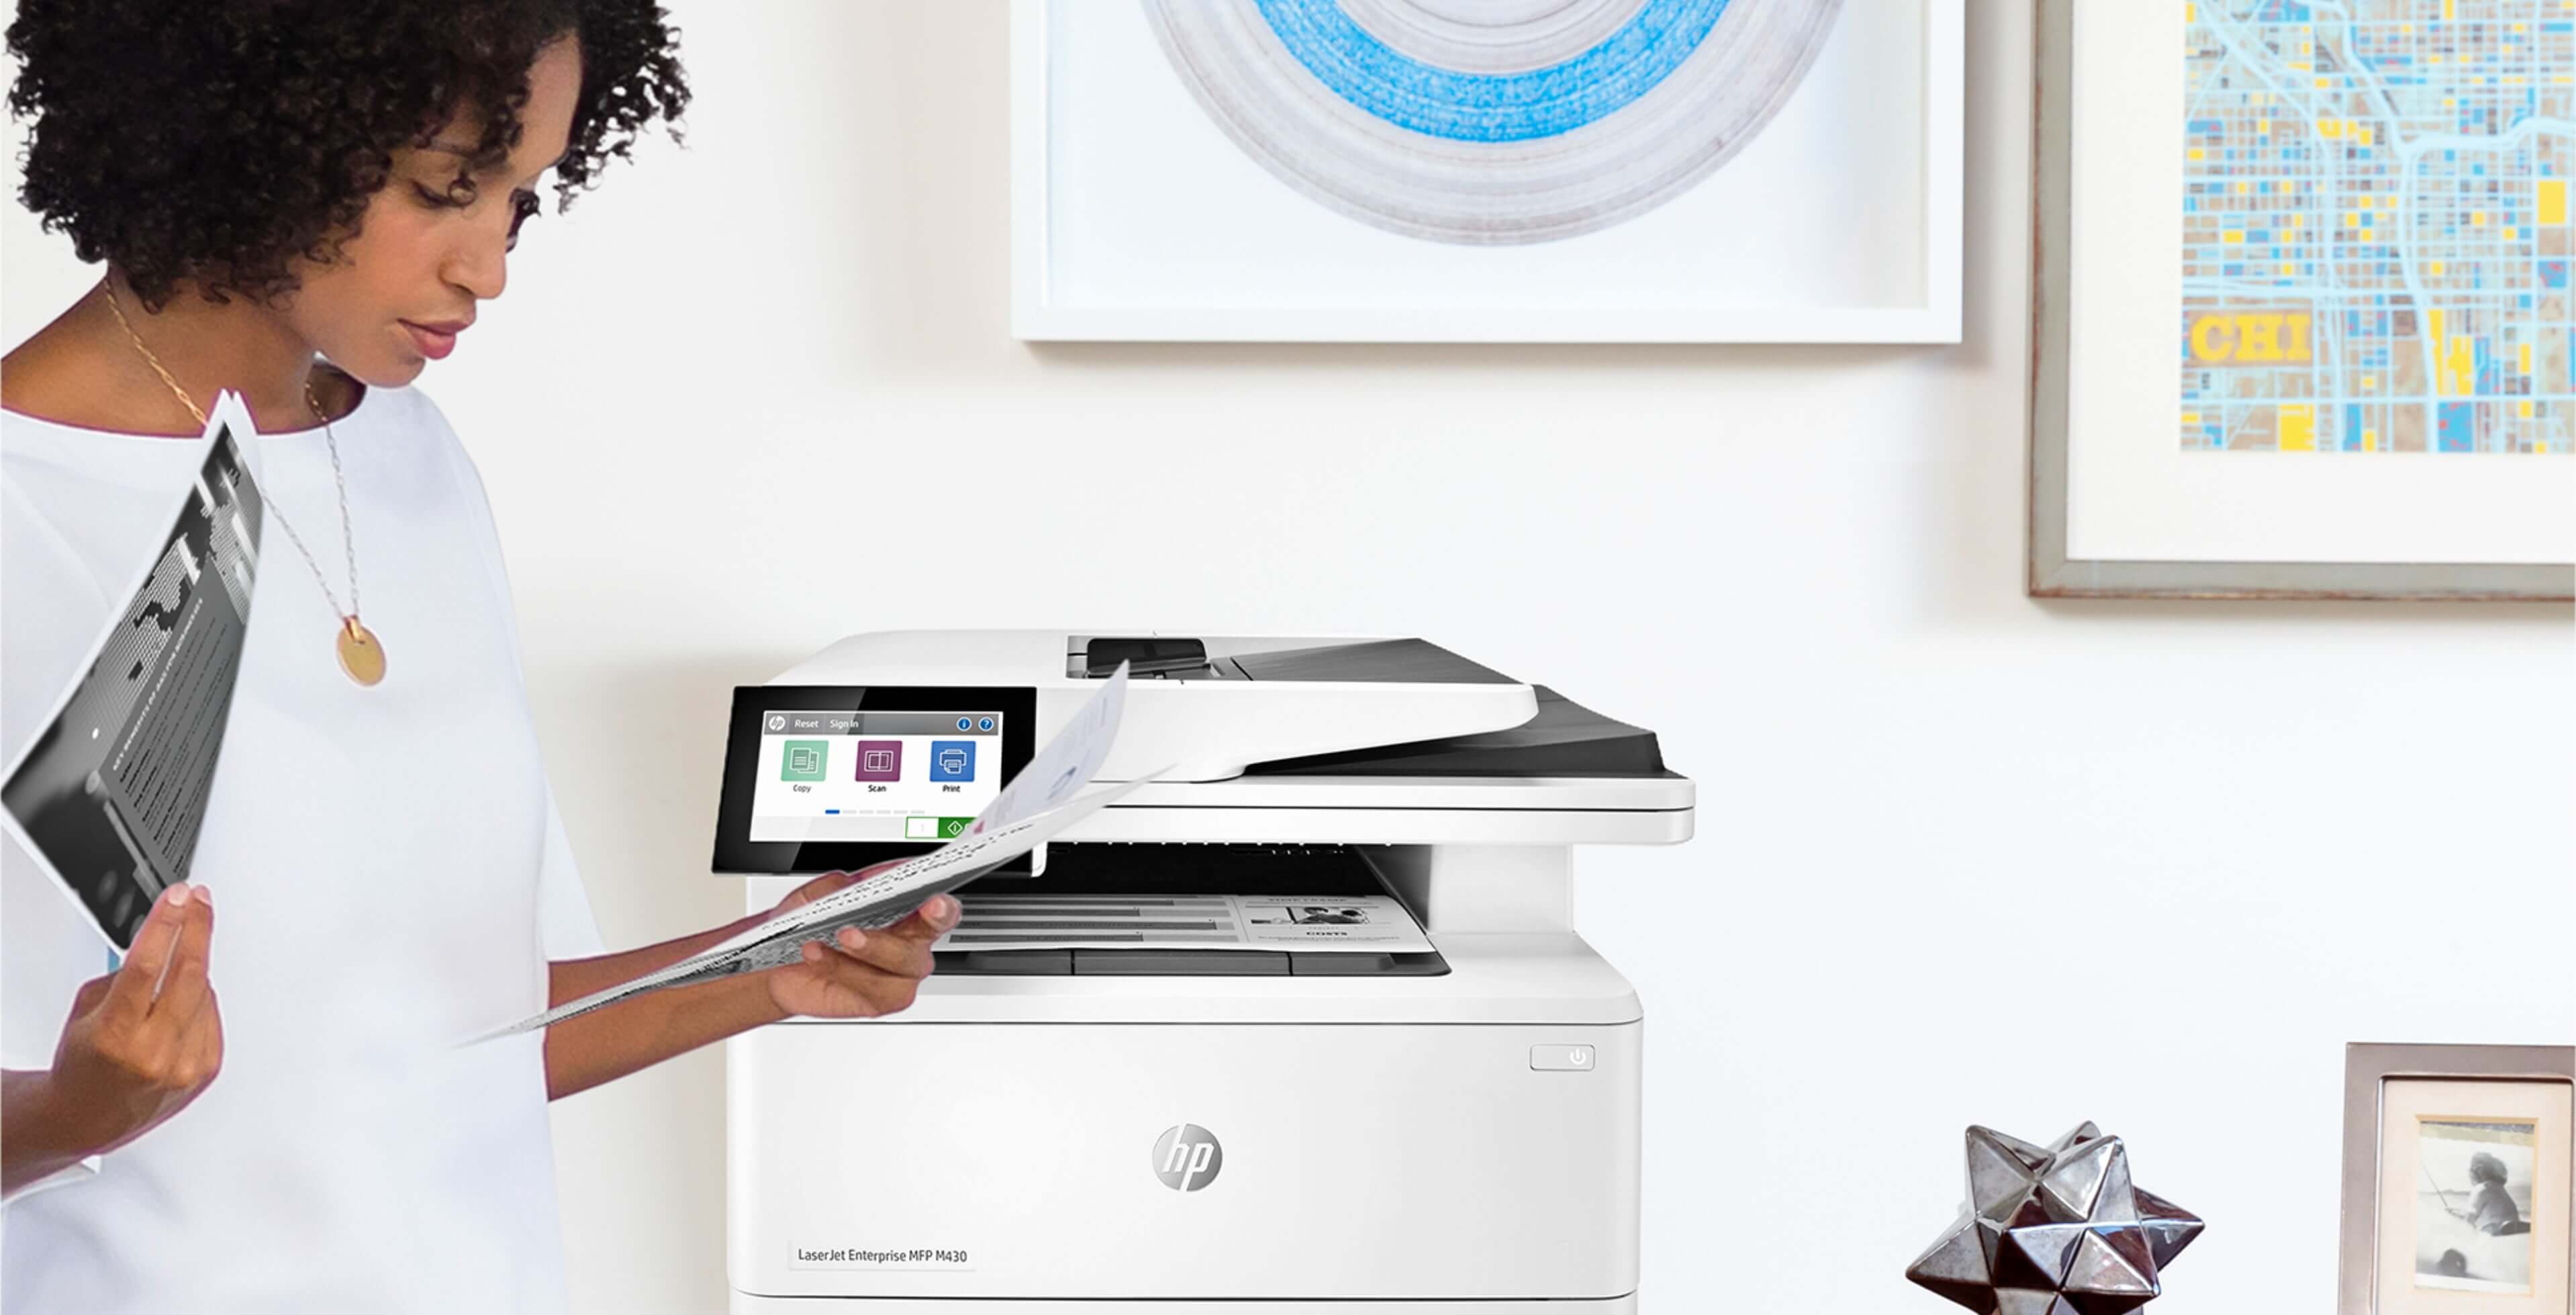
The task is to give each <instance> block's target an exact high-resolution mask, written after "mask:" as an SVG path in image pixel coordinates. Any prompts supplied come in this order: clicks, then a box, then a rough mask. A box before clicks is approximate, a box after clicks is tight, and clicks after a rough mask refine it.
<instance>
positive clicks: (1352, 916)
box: [1288, 904, 1368, 927]
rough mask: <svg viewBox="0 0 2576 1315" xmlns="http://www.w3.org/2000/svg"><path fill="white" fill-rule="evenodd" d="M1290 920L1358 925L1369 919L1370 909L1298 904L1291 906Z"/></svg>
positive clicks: (1348, 925)
mask: <svg viewBox="0 0 2576 1315" xmlns="http://www.w3.org/2000/svg"><path fill="white" fill-rule="evenodd" d="M1288 920H1289V921H1291V922H1295V923H1299V924H1301V925H1305V924H1312V925H1321V926H1334V927H1356V926H1359V925H1361V924H1362V923H1365V922H1367V921H1368V910H1366V909H1353V908H1334V907H1332V906H1329V905H1323V904H1296V905H1291V906H1290V907H1289V909H1288Z"/></svg>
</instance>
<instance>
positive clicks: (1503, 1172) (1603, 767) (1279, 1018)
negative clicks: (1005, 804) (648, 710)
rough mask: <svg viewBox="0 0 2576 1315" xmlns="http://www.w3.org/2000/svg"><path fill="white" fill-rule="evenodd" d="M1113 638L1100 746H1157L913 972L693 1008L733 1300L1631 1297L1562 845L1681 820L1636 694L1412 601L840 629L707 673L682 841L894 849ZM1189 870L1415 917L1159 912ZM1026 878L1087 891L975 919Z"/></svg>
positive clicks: (1627, 1079) (784, 850)
mask: <svg viewBox="0 0 2576 1315" xmlns="http://www.w3.org/2000/svg"><path fill="white" fill-rule="evenodd" d="M1121 661H1124V662H1127V663H1128V664H1129V666H1130V670H1131V673H1132V685H1131V687H1130V689H1129V691H1128V694H1127V700H1126V711H1125V715H1124V719H1123V721H1122V724H1121V728H1120V731H1119V736H1118V741H1117V746H1116V748H1115V750H1114V751H1113V752H1112V754H1111V756H1110V758H1109V760H1108V762H1107V763H1106V764H1105V765H1104V767H1103V768H1102V770H1101V772H1100V773H1099V774H1098V777H1097V779H1098V780H1100V781H1103V782H1108V781H1117V780H1124V779H1131V778H1132V777H1134V776H1137V775H1142V774H1144V773H1147V772H1151V771H1153V770H1155V769H1156V768H1160V767H1163V766H1164V765H1165V764H1174V763H1176V764H1178V766H1177V767H1175V768H1174V769H1173V770H1171V771H1169V772H1167V773H1165V774H1164V775H1162V776H1161V777H1160V778H1158V779H1156V780H1155V781H1154V782H1152V783H1151V784H1148V785H1145V786H1144V787H1142V788H1140V789H1139V790H1137V791H1136V792H1135V793H1133V794H1132V795H1130V796H1128V797H1127V798H1126V799H1124V800H1122V801H1120V802H1119V803H1118V804H1116V805H1113V806H1112V807H1110V808H1107V809H1105V810H1103V811H1102V812H1100V813H1099V814H1097V815H1096V816H1094V817H1092V818H1090V819H1088V820H1086V821H1085V822H1082V823H1080V824H1078V825H1077V826H1076V828H1075V829H1074V830H1072V831H1069V832H1067V833H1066V834H1065V835H1064V836H1063V837H1061V838H1059V839H1058V840H1057V841H1056V842H1055V843H1054V844H1052V845H1050V846H1048V847H1047V849H1046V850H1045V851H1044V852H1043V853H1042V854H1041V855H1039V856H1035V858H1034V861H1031V860H1022V861H1021V863H1020V864H1018V865H1017V866H1016V867H1015V868H1006V869H1003V870H1001V871H999V872H996V873H995V874H993V875H990V876H987V877H985V878H983V879H982V880H980V881H978V882H977V883H975V884H974V885H972V886H969V887H967V888H966V889H965V890H964V891H963V892H961V897H962V899H963V900H964V903H965V906H966V917H965V920H964V922H963V923H961V925H960V926H959V927H958V928H957V929H956V930H955V931H953V932H952V933H950V936H949V937H948V938H947V940H945V941H944V942H943V948H942V949H941V951H940V953H939V970H938V973H937V975H936V976H934V977H933V978H932V979H931V980H930V981H928V982H927V983H925V984H924V986H923V988H922V991H921V994H920V998H919V1000H918V1001H917V1002H916V1003H915V1004H914V1005H913V1007H912V1008H911V1009H910V1010H908V1011H906V1012H904V1013H901V1014H898V1015H895V1016H893V1017H889V1018H884V1019H872V1020H858V1021H823V1020H807V1019H799V1020H795V1021H792V1022H788V1023H784V1024H780V1025H777V1026H773V1027H767V1028H762V1029H759V1030H757V1031H755V1032H751V1033H746V1034H744V1035H742V1036H739V1037H736V1038H734V1039H733V1040H732V1041H730V1042H728V1043H727V1047H728V1053H727V1056H726V1067H727V1074H728V1084H729V1085H728V1103H727V1123H728V1145H727V1170H726V1171H727V1183H728V1192H729V1210H728V1225H729V1235H730V1236H729V1239H728V1241H729V1257H728V1259H729V1265H728V1269H729V1274H730V1279H731V1285H732V1289H733V1296H732V1307H733V1309H734V1310H735V1311H737V1312H752V1311H779V1312H788V1311H792V1312H797V1313H798V1315H811V1313H812V1312H816V1311H821V1310H840V1309H846V1310H850V1311H853V1312H857V1311H866V1312H869V1313H870V1315H890V1313H893V1312H904V1313H906V1315H910V1313H914V1312H919V1313H921V1315H932V1313H936V1315H967V1313H968V1312H973V1311H991V1312H1001V1311H1010V1312H1014V1313H1015V1315H1037V1313H1038V1312H1048V1311H1066V1312H1070V1311H1077V1310H1079V1311H1084V1312H1096V1311H1099V1310H1102V1309H1104V1303H1107V1306H1108V1307H1115V1305H1116V1304H1117V1303H1119V1302H1122V1301H1136V1302H1139V1303H1142V1302H1146V1301H1151V1302H1152V1303H1153V1305H1152V1307H1151V1309H1153V1310H1155V1311H1157V1312H1160V1313H1162V1315H1184V1313H1187V1312H1201V1311H1204V1312H1211V1313H1212V1312H1216V1311H1219V1310H1223V1311H1226V1312H1229V1315H1241V1312H1243V1311H1244V1310H1245V1309H1246V1306H1245V1305H1244V1303H1246V1302H1259V1303H1261V1304H1260V1305H1259V1306H1258V1307H1255V1309H1259V1310H1261V1311H1264V1312H1277V1313H1279V1315H1287V1313H1288V1312H1310V1311H1311V1312H1314V1313H1315V1315H1324V1313H1326V1312H1329V1313H1330V1315H1359V1313H1360V1312H1364V1311H1406V1312H1430V1311H1444V1310H1455V1311H1459V1312H1469V1311H1472V1312H1474V1315H1510V1313H1511V1312H1537V1311H1539V1310H1541V1309H1545V1310H1546V1311H1548V1312H1550V1315H1565V1312H1568V1311H1574V1310H1590V1311H1600V1312H1605V1313H1607V1312H1628V1311H1633V1310H1634V1309H1635V1307H1636V1291H1637V1248H1638V1219H1637V1212H1638V1174H1639V1168H1640V1163H1639V1136H1640V1130H1639V1083H1640V1074H1641V1071H1642V1066H1643V1042H1642V1034H1643V1022H1642V1019H1643V1014H1642V1012H1641V1010H1640V1008H1639V1006H1638V1001H1637V996H1636V992H1635V990H1634V988H1632V987H1631V986H1630V985H1629V984H1628V982H1627V981H1626V979H1624V978H1622V977H1621V976H1620V975H1619V972H1618V970H1617V969H1615V968H1613V967H1611V966H1610V964H1608V963H1607V962H1605V961H1604V960H1603V959H1602V958H1601V957H1600V956H1599V955H1598V954H1596V953H1594V952H1593V950H1592V947H1591V946H1589V945H1587V944H1585V943H1584V941H1583V938H1582V937H1581V936H1579V935H1577V934H1576V933H1575V931H1574V927H1573V872H1572V858H1573V851H1574V846H1576V845H1578V844H1673V843H1676V842H1679V841H1683V840H1687V839H1689V838H1690V835H1691V829H1692V818H1693V802H1694V791H1693V786H1692V783H1691V782H1690V781H1689V780H1688V779H1687V778H1685V777H1682V776H1679V775H1676V774H1674V773H1672V772H1670V771H1667V770H1666V769H1665V768H1664V766H1663V761H1662V758H1661V755H1660V752H1659V750H1658V747H1657V745H1656V742H1655V738H1654V736H1653V734H1652V733H1651V732H1648V731H1644V730H1641V729H1639V728H1637V727H1633V726H1628V725H1623V724H1621V723H1619V722H1615V721H1612V720H1610V719H1608V718H1605V717H1602V716H1599V715H1597V714H1594V713H1592V712H1589V711H1587V710H1585V709H1583V708H1581V707H1579V706H1577V705H1575V704H1573V703H1570V702H1567V701H1566V700H1564V699H1562V698H1560V697H1558V696H1556V695H1555V694H1553V693H1552V692H1550V691H1548V690H1546V689H1544V688H1540V687H1533V686H1530V685H1526V684H1522V683H1520V682H1518V681H1515V680H1513V679H1511V678H1509V677H1507V676H1504V675H1501V674H1499V673H1496V672H1494V671H1491V670H1488V669H1487V668H1485V667H1482V666H1479V665H1477V664H1476V663H1474V662H1471V661H1468V660H1466V659H1464V658H1461V657H1459V656H1457V655H1455V654H1453V653H1450V652H1448V651H1446V650H1444V649H1441V648H1439V647H1437V646H1434V645H1432V644H1429V643H1425V642H1423V641H1421V640H1416V639H1349V638H1219V637H1180V636H1168V635H1155V634H1138V633H1134V632H1129V633H1125V634H1115V635H1080V634H1067V633H1063V632H1058V631H978V632H908V633H891V634H872V635H860V636H856V637H853V638H850V639H847V640H844V641H842V642H840V643H838V644H835V645H833V646H832V647H830V648H828V649H825V650H824V651H823V652H821V653H819V654H817V655H815V656H814V657H813V658H811V659H810V660H808V661H806V662H803V663H801V664H799V665H797V666H795V667H793V668H791V669H789V670H788V671H786V672H784V673H782V674H780V675H779V676H778V677H777V678H776V679H775V680H773V681H771V682H770V683H769V684H767V685H761V686H751V687H746V688H743V689H739V690H737V691H736V692H735V704H734V711H733V720H732V726H731V730H730V736H729V739H728V743H727V751H726V767H725V776H724V786H723V802H722V807H721V810H720V816H719V820H718V834H717V838H716V862H715V867H716V870H717V871H718V872H719V873H727V874H740V875H744V876H747V877H749V878H750V879H749V880H748V881H747V882H746V887H747V888H746V890H745V892H744V904H745V907H746V909H748V910H751V911H761V910H766V909H768V908H769V907H770V906H771V905H773V904H775V903H776V902H777V901H778V899H779V898H780V897H781V896H783V895H784V894H785V893H786V891H787V890H788V889H790V888H791V887H792V885H793V884H794V883H795V882H797V881H798V880H800V876H799V874H809V873H812V872H818V871H828V870H832V869H836V868H854V867H857V866H859V865H861V864H865V863H870V862H877V861H881V860H882V859H884V858H888V857H894V856H900V855H905V854H911V853H917V852H921V851H922V850H924V849H926V848H928V847H929V846H930V845H931V844H932V843H935V842H936V841H937V840H938V839H939V838H941V837H942V836H943V835H946V834H953V833H954V832H955V831H956V830H957V829H958V827H959V825H960V823H961V822H962V820H963V819H965V818H970V817H972V816H973V815H974V813H975V812H976V811H977V809H978V808H980V807H981V804H982V802H983V801H984V800H986V799H988V798H989V797H990V796H991V794H992V793H993V792H995V791H996V790H998V788H999V786H1000V783H1001V781H1002V780H1003V779H1005V778H1006V777H1007V776H1008V774H1009V773H1010V772H1011V771H1013V770H1015V769H1016V768H1017V766H1018V765H1019V764H1021V763H1025V762H1026V761H1027V760H1028V758H1029V756H1030V754H1031V753H1032V751H1033V746H1035V745H1036V744H1038V743H1041V742H1043V741H1044V740H1045V739H1046V738H1047V737H1048V736H1050V735H1052V734H1053V733H1054V730H1055V728H1056V727H1057V726H1059V725H1061V724H1062V723H1063V722H1064V720H1065V719H1066V718H1067V717H1068V716H1070V715H1071V713H1072V712H1073V710H1074V709H1076V708H1077V707H1079V706H1080V705H1081V704H1082V702H1083V701H1084V699H1085V698H1087V697H1088V696H1089V694H1090V693H1091V692H1092V691H1093V690H1095V689H1097V688H1098V687H1099V682H1100V680H1102V679H1103V678H1105V677H1106V676H1107V675H1109V674H1110V673H1111V672H1112V671H1114V670H1115V669H1116V667H1117V666H1118V664H1119V663H1120V662H1121ZM1219 896H1225V897H1238V898H1241V899H1244V900H1246V901H1253V902H1257V898H1256V897H1260V898H1268V899H1270V902H1272V903H1280V902H1283V901H1278V900H1277V899H1276V898H1275V897H1283V896H1284V897H1291V898H1292V900H1293V901H1295V902H1297V903H1298V907H1299V908H1301V909H1304V910H1306V911H1307V912H1310V913H1313V914H1315V915H1316V916H1317V917H1319V918H1321V919H1322V920H1324V921H1327V922H1329V921H1332V920H1333V919H1334V917H1335V916H1336V915H1337V912H1343V913H1346V912H1348V910H1344V909H1342V908H1341V904H1351V905H1357V904H1359V903H1361V902H1363V901H1366V900H1369V899H1372V898H1374V899H1375V900H1377V901H1380V902H1381V906H1384V905H1396V906H1400V910H1401V911H1402V912H1404V913H1409V914H1410V916H1411V919H1412V920H1413V921H1414V922H1418V928H1414V929H1413V930H1415V931H1416V933H1417V935H1418V936H1419V937H1420V938H1421V939H1424V940H1427V942H1428V944H1427V947H1406V948H1402V949H1397V950H1390V951H1388V952H1371V951H1365V950H1362V951H1353V950H1351V949H1349V948H1347V947H1342V948H1341V950H1340V952H1320V951H1318V952H1309V951H1307V950H1304V949H1300V948H1294V947H1291V948H1286V949H1244V948H1234V947H1211V948H1196V947H1194V946H1193V945H1191V944H1189V943H1187V942H1188V940H1189V938H1190V937H1192V936H1194V935H1198V934H1199V933H1195V932H1191V931H1188V930H1185V929H1187V928H1190V927H1194V926H1197V925H1198V924H1196V923H1193V922H1191V921H1190V920H1188V919H1186V918H1180V917H1178V916H1177V915H1175V916H1172V917H1164V916H1162V915H1161V914H1158V913H1157V912H1156V910H1169V909H1174V908H1179V907H1182V906H1183V905H1186V904H1189V903H1190V902H1191V901H1202V902H1204V901H1206V900H1208V899H1211V898H1212V897H1219ZM1390 897H1391V898H1390ZM1033 901H1034V903H1035V905H1047V906H1056V905H1062V906H1064V907H1073V908H1080V909H1085V910H1092V911H1094V912H1099V913H1102V914H1103V915H1104V916H1102V917H1100V918H1098V919H1096V920H1093V921H1090V922H1087V923H1085V924H1083V929H1082V930H1081V931H1079V933H1078V934H1075V933H1069V934H1068V935H1067V937H1066V939H1067V940H1068V942H1077V941H1078V942H1079V944H1069V945H1068V947H1065V948H1050V947H1048V946H1045V945H1036V946H1031V945H1028V944H1026V943H1025V940H1026V936H1025V934H1023V935H1022V936H1021V939H1020V941H1018V942H1015V943H1014V948H1008V949H979V948H976V947H977V944H978V943H979V940H978V937H977V935H976V933H977V932H978V929H979V927H983V928H986V929H987V931H988V933H989V928H990V927H992V926H994V925H998V924H996V923H995V922H994V921H993V920H994V919H995V918H997V917H998V916H999V915H997V914H995V913H994V912H993V910H996V909H1003V908H1012V907H1021V908H1025V907H1032V906H1033V904H1032V902H1033ZM1085 901H1089V902H1085ZM1101 901H1107V902H1108V904H1117V905H1122V907H1120V908H1117V909H1110V908H1108V907H1107V905H1106V904H1103V903H1101ZM1336 901H1339V902H1341V904H1337V903H1336ZM979 910H980V911H981V912H979ZM1121 918H1125V919H1133V920H1136V921H1134V922H1133V923H1130V922H1125V921H1121V920H1120V919H1121ZM1398 920H1399V921H1401V920H1402V919H1401V916H1399V919H1398ZM1131 927H1132V928H1134V929H1133V930H1131ZM1156 928H1162V929H1164V930H1161V931H1157V930H1155V929H1156ZM1171 929H1184V930H1171ZM1307 930H1308V931H1310V932H1314V933H1315V934H1330V932H1329V931H1328V930H1327V931H1317V930H1316V929H1312V928H1309V929H1307ZM1023 932H1025V929H1023ZM1172 936H1179V937H1181V938H1182V942H1181V943H1165V944H1159V945H1158V944H1151V943H1152V942H1156V941H1158V940H1167V939H1168V938H1169V937H1172ZM1122 947H1125V948H1122Z"/></svg>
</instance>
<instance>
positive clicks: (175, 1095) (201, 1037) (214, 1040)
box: [9, 882, 224, 1158]
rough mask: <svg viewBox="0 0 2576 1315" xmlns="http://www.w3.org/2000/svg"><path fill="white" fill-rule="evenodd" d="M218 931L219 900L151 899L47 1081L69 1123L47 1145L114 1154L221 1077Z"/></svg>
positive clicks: (81, 1001)
mask: <svg viewBox="0 0 2576 1315" xmlns="http://www.w3.org/2000/svg"><path fill="white" fill-rule="evenodd" d="M214 935H215V906H214V901H212V900H211V899H209V898H208V897H207V894H206V891H205V890H204V889H203V888H200V887H191V886H189V885H188V884H186V883H185V882H182V883H180V884H178V885H175V886H172V887H170V888H169V889H167V890H164V891H162V892H161V898H160V899H158V900H156V901H154V902H153V905H152V912H151V913H150V914H148V915H146V916H145V917H144V920H143V926H142V927H141V929H139V930H137V931H136V932H135V933H134V948H133V950H132V951H131V952H129V953H128V954H127V955H126V956H125V962H124V963H123V964H121V965H119V966H118V967H117V970H116V971H115V972H112V973H109V974H108V975H106V976H104V977H97V978H92V979H91V980H89V981H88V982H85V983H83V984H82V985H81V988H80V992H79V994H77V995H75V996H74V997H73V998H72V1016H71V1021H70V1022H69V1023H67V1024H65V1025H64V1027H63V1039H62V1041H61V1043H60V1044H59V1045H57V1046H56V1047H55V1048H54V1067H53V1071H52V1072H51V1073H50V1074H48V1075H47V1077H46V1080H45V1086H46V1092H45V1096H46V1099H45V1102H44V1103H45V1106H46V1109H47V1111H48V1112H49V1113H50V1114H51V1116H52V1118H53V1119H56V1120H61V1121H62V1122H61V1123H60V1124H59V1125H58V1127H57V1128H56V1129H54V1130H52V1131H53V1132H54V1133H55V1135H53V1136H48V1137H47V1138H46V1140H47V1141H49V1142H54V1143H55V1144H57V1145H65V1146H68V1147H70V1148H74V1149H78V1148H84V1147H85V1148H87V1149H85V1150H82V1151H81V1155H82V1156H87V1155H96V1154H98V1153H100V1152H102V1151H107V1150H113V1149H115V1148H116V1147H118V1146H122V1145H124V1144H125V1143H127V1142H130V1141H132V1140H134V1139H135V1138H137V1137H140V1136H142V1135H143V1134H144V1133H145V1132H147V1131H150V1130H151V1129H152V1128H154V1127H155V1126H157V1125H159V1124H160V1123H161V1122H162V1121H163V1120H166V1119H168V1118H169V1117H170V1116H171V1115H173V1114H176V1113H178V1112H179V1111H180V1110H182V1109H185V1108H187V1105H188V1102H190V1101H192V1100H195V1099H196V1098H197V1093H198V1092H201V1091H204V1090H205V1089H206V1084H208V1083H210V1082H212V1081H214V1080H215V1073H216V1072H217V1071H218V1070H219V1069H221V1068H222V1067H223V1062H224V1022H223V1016H222V1013H221V1011H220V1010H218V1009H217V1008H216V1006H215V988H214V986H213V984H212V983H210V982H208V981H207V980H206V963H207V957H208V955H209V953H210V951H211V948H212V945H213V942H214ZM165 968H166V969H167V972H166V974H165V972H164V969H165ZM12 1125H13V1126H12V1127H11V1128H10V1130H9V1134H10V1136H11V1137H12V1138H15V1137H17V1136H18V1135H20V1129H19V1128H18V1127H16V1126H15V1121H14V1120H13V1121H12ZM74 1158H80V1157H79V1156H75V1157H74Z"/></svg>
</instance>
